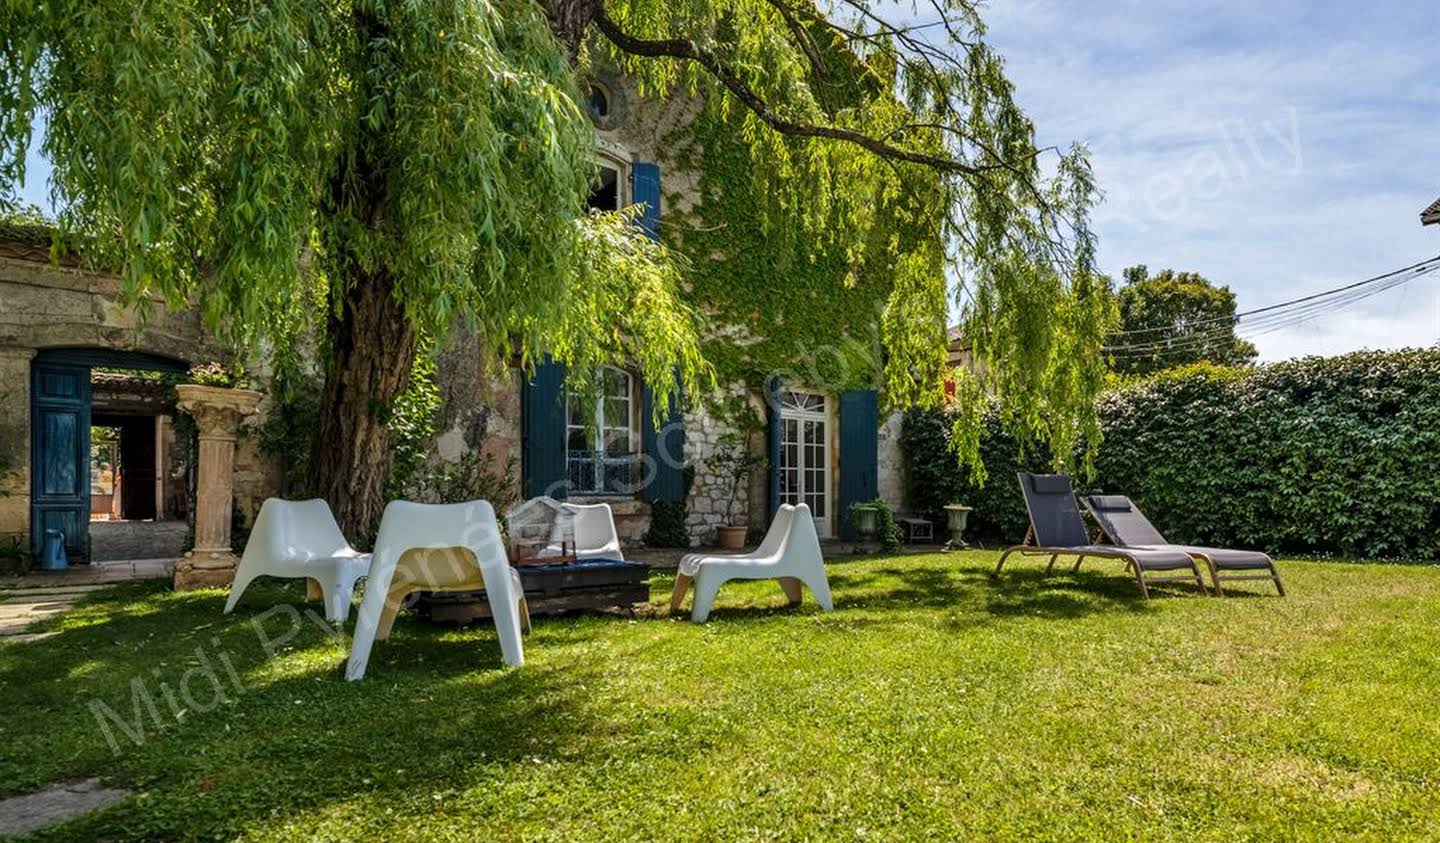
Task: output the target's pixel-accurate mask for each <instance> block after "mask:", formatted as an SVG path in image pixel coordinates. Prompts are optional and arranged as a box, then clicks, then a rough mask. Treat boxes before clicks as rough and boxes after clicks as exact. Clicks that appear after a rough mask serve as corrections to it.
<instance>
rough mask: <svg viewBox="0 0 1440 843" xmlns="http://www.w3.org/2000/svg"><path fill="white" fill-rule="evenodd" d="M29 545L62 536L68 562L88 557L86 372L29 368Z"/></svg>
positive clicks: (70, 368)
mask: <svg viewBox="0 0 1440 843" xmlns="http://www.w3.org/2000/svg"><path fill="white" fill-rule="evenodd" d="M30 373H31V378H30V401H31V405H30V406H31V413H30V544H31V547H32V549H33V550H34V552H35V553H36V554H37V555H38V554H39V553H40V549H41V547H42V546H43V544H44V541H45V531H46V530H63V531H64V532H65V552H66V554H68V555H69V557H70V560H71V561H72V562H76V561H80V562H83V561H85V560H87V559H88V558H89V556H90V369H89V367H87V366H74V365H65V364H59V363H45V362H38V361H37V362H36V363H35V364H34V365H33V366H32V367H31V370H30Z"/></svg>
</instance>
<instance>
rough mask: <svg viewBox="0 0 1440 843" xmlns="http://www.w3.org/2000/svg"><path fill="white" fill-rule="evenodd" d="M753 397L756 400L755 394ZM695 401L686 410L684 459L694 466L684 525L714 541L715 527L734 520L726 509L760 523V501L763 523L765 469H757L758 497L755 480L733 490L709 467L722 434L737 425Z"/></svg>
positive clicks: (697, 538)
mask: <svg viewBox="0 0 1440 843" xmlns="http://www.w3.org/2000/svg"><path fill="white" fill-rule="evenodd" d="M741 392H744V390H743V389H741V388H739V387H731V388H730V389H727V390H723V391H722V392H721V393H719V395H717V396H716V397H718V398H725V397H728V396H731V395H736V394H739V393H741ZM751 400H752V401H755V399H754V397H753V396H751ZM695 403H696V404H697V406H694V407H691V408H689V409H688V410H687V412H686V413H685V460H686V462H687V463H688V464H689V465H691V466H692V467H693V469H694V474H693V478H692V482H691V484H690V496H689V497H688V498H687V499H686V501H685V506H686V515H685V528H686V532H687V533H688V534H689V536H690V540H691V541H692V542H694V543H696V544H714V543H715V541H716V533H715V529H716V528H717V527H723V526H727V525H726V522H727V521H728V520H731V519H727V518H726V512H727V509H728V510H729V511H730V512H731V513H732V518H733V520H734V521H735V522H736V523H737V525H739V524H745V525H754V524H755V523H757V522H756V521H755V520H754V511H755V508H756V507H755V503H756V502H757V501H758V504H759V509H760V510H761V516H760V517H761V519H762V520H761V521H759V522H758V523H760V524H762V525H763V524H764V520H763V518H764V507H765V503H764V499H763V489H764V484H763V472H756V474H757V475H762V476H761V477H760V478H759V479H760V480H761V481H762V482H761V485H760V488H761V489H762V494H761V496H760V497H758V498H757V496H756V494H755V488H754V487H755V484H754V483H742V484H741V485H740V488H739V489H738V491H737V490H733V489H732V488H731V485H730V484H731V481H730V479H729V478H726V477H719V476H717V475H715V474H714V473H713V472H711V471H710V469H709V468H708V467H707V466H706V464H705V463H706V461H707V460H708V459H710V457H711V456H712V455H713V454H714V453H715V447H716V445H717V443H718V442H719V440H720V437H721V436H724V435H725V434H727V433H730V432H732V431H733V429H734V428H733V427H732V426H731V425H730V424H729V423H727V422H726V421H725V420H723V419H720V418H717V417H715V416H714V415H712V414H710V413H709V412H707V410H706V408H705V407H704V405H703V403H702V402H695ZM758 406H759V405H758V402H757V407H758ZM752 446H753V447H756V448H763V447H764V443H763V442H757V443H752ZM753 479H755V478H752V480H753ZM732 495H733V497H734V501H733V508H732V507H731V498H732Z"/></svg>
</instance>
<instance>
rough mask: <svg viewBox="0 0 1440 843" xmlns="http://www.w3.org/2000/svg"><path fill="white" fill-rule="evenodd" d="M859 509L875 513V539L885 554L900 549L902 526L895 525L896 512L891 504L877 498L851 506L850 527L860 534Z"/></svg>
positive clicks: (857, 502)
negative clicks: (870, 510)
mask: <svg viewBox="0 0 1440 843" xmlns="http://www.w3.org/2000/svg"><path fill="white" fill-rule="evenodd" d="M858 509H872V510H874V511H875V538H876V540H877V541H879V542H880V550H881V551H882V552H884V553H894V552H895V551H897V550H899V549H900V545H901V542H902V540H903V538H904V537H903V536H902V535H901V533H900V525H899V524H896V523H895V510H893V509H891V508H890V504H889V502H887V501H886V500H885V499H884V498H878V497H877V498H875V499H874V500H869V501H856V502H855V503H853V504H851V505H850V526H851V527H854V528H855V530H856V532H857V533H858V532H859V530H860V527H859V521H860V516H859V515H858V514H857V512H856V510H858Z"/></svg>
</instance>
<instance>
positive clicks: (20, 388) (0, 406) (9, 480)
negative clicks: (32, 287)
mask: <svg viewBox="0 0 1440 843" xmlns="http://www.w3.org/2000/svg"><path fill="white" fill-rule="evenodd" d="M3 294H4V290H3V288H0V295H3ZM34 356H35V351H34V349H29V348H13V347H9V348H7V347H4V346H0V542H3V543H6V544H8V543H9V542H10V541H11V540H12V538H18V540H19V541H20V543H21V546H22V547H25V548H28V547H29V541H30V539H29V536H30V360H31V358H32V357H34Z"/></svg>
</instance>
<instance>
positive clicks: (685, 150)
mask: <svg viewBox="0 0 1440 843" xmlns="http://www.w3.org/2000/svg"><path fill="white" fill-rule="evenodd" d="M667 143H668V144H670V146H671V147H672V148H674V149H676V150H677V155H676V160H675V161H674V162H672V163H671V166H674V167H678V168H679V169H681V170H684V171H689V172H694V173H696V174H698V194H699V195H698V200H699V201H698V202H697V203H696V207H694V208H692V209H690V210H689V212H688V213H683V214H682V213H680V212H679V210H678V209H679V208H680V207H681V203H682V201H683V197H682V196H680V195H679V194H676V193H669V194H667V195H666V196H665V205H666V214H667V216H666V219H665V223H664V224H663V225H662V231H663V236H664V238H665V240H666V243H667V245H669V246H671V247H672V248H674V249H675V250H677V251H679V252H680V253H681V254H683V255H685V256H686V257H687V258H688V263H689V266H688V269H687V271H686V274H685V277H686V281H687V286H688V297H689V299H690V301H691V302H692V303H693V304H694V305H695V306H696V307H698V308H700V310H701V311H702V313H703V314H704V316H705V318H706V319H707V320H708V321H709V323H710V324H711V325H712V326H713V327H712V330H711V331H710V333H709V335H708V336H707V338H706V339H705V341H704V343H703V350H704V353H705V354H706V356H707V358H708V359H709V360H710V362H711V363H712V364H713V365H714V366H715V369H716V374H717V378H718V380H719V381H720V382H722V383H735V382H740V383H745V384H747V385H749V386H751V387H758V386H760V384H761V383H763V381H764V380H765V379H766V378H768V377H770V376H771V375H775V374H779V375H782V376H783V377H785V378H786V379H787V380H792V381H795V382H800V383H803V384H806V385H809V386H814V387H820V388H825V389H828V390H831V391H835V392H840V391H844V390H847V389H857V388H868V387H874V386H877V385H880V383H881V379H882V369H883V366H884V362H885V359H886V352H885V349H886V347H887V345H888V344H889V343H891V342H893V341H894V340H895V339H896V338H899V337H902V336H915V335H916V333H917V332H915V331H913V330H911V329H912V328H913V327H914V325H913V324H912V323H911V322H910V320H913V319H916V318H918V319H920V320H921V321H922V322H923V323H924V325H923V327H922V329H921V330H920V331H919V332H918V333H919V335H920V336H924V337H927V338H928V340H929V341H930V342H931V344H932V346H933V348H934V349H943V344H944V339H943V337H944V331H945V315H946V308H945V301H944V292H943V286H942V285H935V284H933V283H932V284H930V285H928V286H929V288H930V289H929V290H928V291H927V290H920V291H919V292H918V293H917V292H916V291H914V290H912V291H908V292H909V293H911V294H909V295H906V294H903V293H906V292H907V291H903V290H902V291H901V292H902V295H894V294H895V293H896V292H897V287H899V286H900V285H904V284H905V283H906V279H908V278H911V277H913V276H922V277H929V278H931V279H933V278H934V273H939V272H943V269H942V260H941V256H940V252H939V248H940V247H939V232H938V231H937V230H936V229H935V228H934V221H933V220H934V217H933V214H932V213H931V212H930V211H929V210H927V205H928V203H931V202H935V201H938V198H939V190H938V185H937V184H936V183H935V182H934V180H933V179H931V178H929V177H928V176H924V177H922V175H920V174H917V173H914V172H911V173H908V174H907V173H904V172H901V171H897V173H896V180H895V181H893V182H891V183H889V184H886V185H882V186H877V188H876V192H875V195H874V197H873V202H872V203H871V207H870V208H869V210H868V212H867V213H868V216H869V219H867V220H864V221H863V222H862V223H861V224H860V225H858V226H857V223H856V221H855V220H854V219H841V217H842V215H844V214H846V213H847V209H842V208H839V207H835V208H829V209H820V210H818V211H817V210H816V209H811V208H797V207H793V206H790V205H787V203H786V199H785V196H786V191H785V187H784V184H783V179H781V178H780V177H779V176H773V178H772V175H773V174H769V173H766V172H762V171H761V170H759V169H757V164H756V161H755V156H753V155H752V153H751V151H750V149H749V146H748V142H747V140H746V137H745V134H744V132H743V131H742V120H741V116H740V115H737V114H733V113H732V114H725V113H723V112H722V110H721V109H720V107H719V106H718V105H716V104H715V103H713V102H707V103H706V104H704V105H703V106H702V107H701V109H700V111H699V113H698V115H697V116H696V118H695V120H694V121H693V122H690V123H688V124H685V125H683V126H682V127H680V128H678V129H676V130H675V131H674V132H673V133H672V134H671V137H669V138H668V139H667ZM832 177H833V178H836V179H841V178H845V177H846V175H845V174H844V173H840V172H837V173H834V174H833V175H832ZM816 213H819V214H828V215H829V216H830V217H832V219H831V220H830V222H831V225H829V226H828V228H829V229H830V230H832V231H834V232H850V233H855V232H856V231H857V230H859V231H861V232H862V233H863V238H862V239H860V240H859V241H858V242H856V241H849V240H847V239H846V237H844V236H841V235H837V236H834V237H831V238H828V239H827V238H819V237H816V236H814V235H813V234H811V233H807V232H813V231H814V230H815V229H816V226H815V225H814V224H813V222H812V223H811V224H808V225H807V224H802V221H801V218H802V217H803V216H805V215H807V214H809V215H813V214H816ZM936 289H938V290H939V295H938V296H933V298H936V299H937V300H935V301H930V298H932V296H927V295H922V293H926V292H929V291H934V290H936ZM916 304H918V305H920V308H919V312H918V313H917V312H909V311H906V310H905V308H906V307H907V306H910V305H916ZM887 320H889V322H888V324H889V326H890V327H891V328H894V330H893V331H890V330H886V327H887ZM901 321H904V322H905V324H903V325H901V324H898V323H899V322H901Z"/></svg>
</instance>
